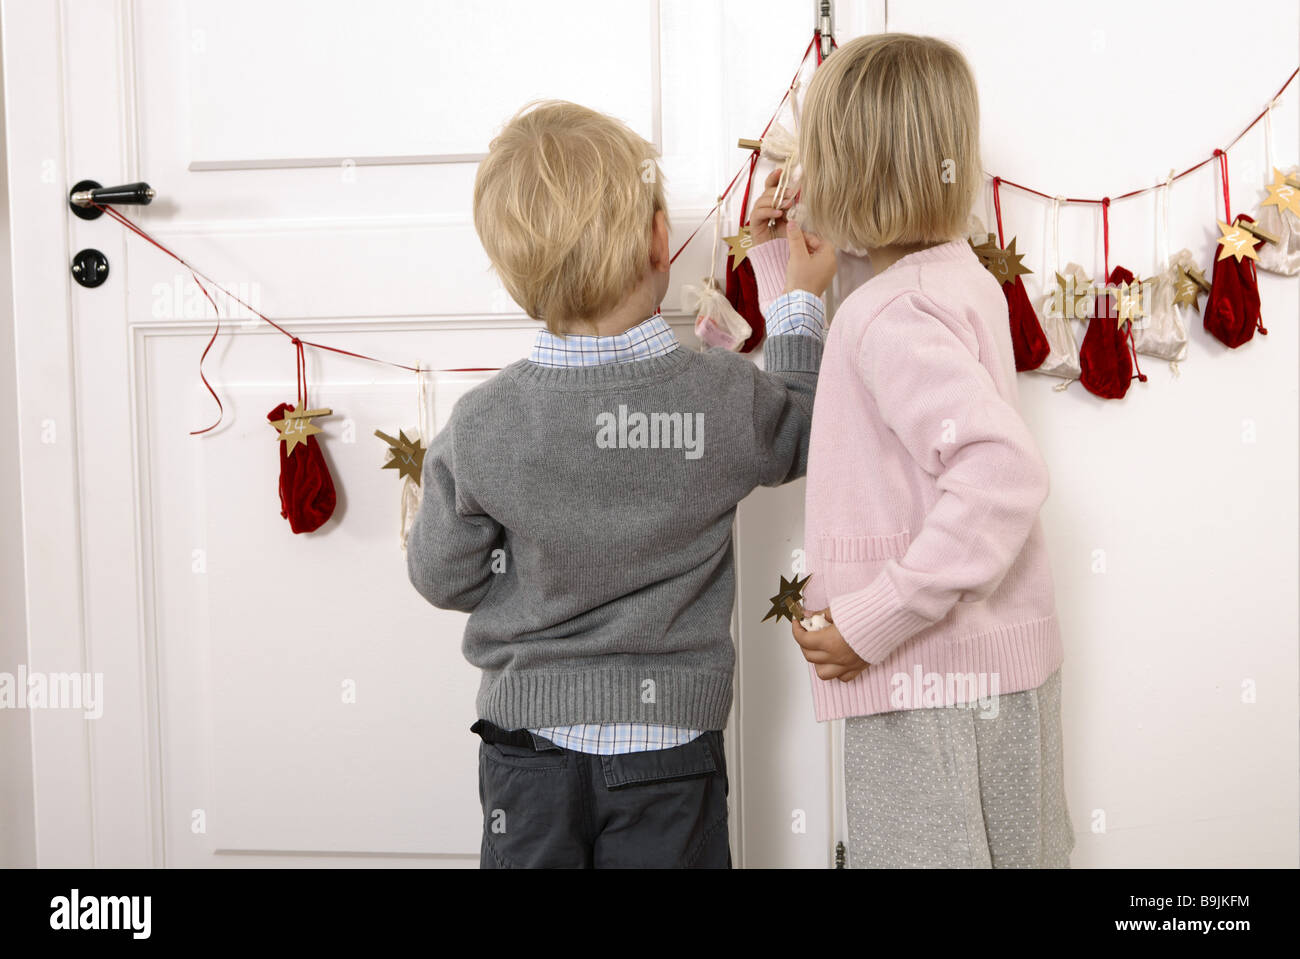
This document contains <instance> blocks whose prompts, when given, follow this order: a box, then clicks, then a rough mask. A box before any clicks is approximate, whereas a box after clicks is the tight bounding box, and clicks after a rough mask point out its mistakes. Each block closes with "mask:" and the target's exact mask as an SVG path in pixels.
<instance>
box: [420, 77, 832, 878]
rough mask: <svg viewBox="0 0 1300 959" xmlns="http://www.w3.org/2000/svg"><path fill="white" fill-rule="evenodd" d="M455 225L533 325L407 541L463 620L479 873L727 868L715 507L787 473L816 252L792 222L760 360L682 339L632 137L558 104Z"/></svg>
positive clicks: (657, 222)
mask: <svg viewBox="0 0 1300 959" xmlns="http://www.w3.org/2000/svg"><path fill="white" fill-rule="evenodd" d="M474 222H475V226H476V228H477V230H478V233H479V237H480V239H481V240H482V242H483V246H484V248H485V249H486V250H487V253H488V256H489V258H490V259H491V261H492V265H493V267H494V269H495V270H496V272H497V274H498V275H499V276H500V278H501V280H502V282H503V283H504V285H505V287H506V289H507V290H508V291H509V292H510V294H511V296H513V297H514V299H515V300H516V301H517V302H518V303H519V304H520V306H521V307H522V308H523V309H524V310H525V311H526V312H527V313H528V315H529V316H531V317H533V318H534V319H537V320H540V321H541V322H542V323H543V324H544V325H545V328H544V329H543V330H540V331H539V332H538V335H537V341H536V343H535V345H534V347H533V350H532V353H531V355H530V357H529V358H528V359H526V360H520V361H518V362H516V363H514V364H512V365H511V366H509V367H507V368H506V369H504V370H503V371H502V372H501V373H500V374H498V375H497V376H495V377H493V378H492V379H491V380H489V381H488V382H487V383H484V384H483V385H481V386H479V387H477V388H476V389H474V390H472V391H470V392H469V393H468V394H466V395H465V396H464V397H463V398H462V399H461V400H460V402H459V403H457V405H456V407H455V409H454V411H453V412H452V415H451V418H450V421H449V422H448V424H447V426H446V428H445V429H443V431H442V432H441V433H440V434H439V435H438V436H437V437H436V438H435V439H434V441H433V443H432V444H431V446H430V449H429V452H428V454H427V456H426V458H425V464H424V471H423V497H424V499H423V502H422V505H421V507H420V510H419V514H418V516H417V517H416V521H415V527H414V529H413V530H412V533H411V537H410V541H409V548H408V565H409V571H410V576H411V581H412V583H413V584H414V585H415V587H416V588H417V589H418V590H419V591H420V593H421V594H422V595H424V596H425V598H427V599H428V600H429V602H431V603H433V604H434V605H436V606H439V607H442V608H445V609H457V610H463V611H466V612H469V613H470V617H469V621H468V623H467V625H466V628H465V635H464V647H463V648H464V652H465V655H466V658H467V659H469V661H470V662H471V663H473V664H474V665H475V666H478V667H479V668H480V669H481V670H482V671H483V676H482V683H481V686H480V688H479V693H478V700H477V708H478V715H479V721H478V722H477V723H475V724H474V727H473V729H474V731H475V732H477V733H478V734H479V735H480V737H481V739H482V743H481V745H480V760H479V792H480V799H481V800H482V804H483V813H484V831H483V840H482V850H481V864H482V866H483V867H485V868H512V867H538V866H544V867H620V866H623V867H626V866H638V867H652V866H697V867H698V866H712V867H726V866H728V865H730V853H729V850H728V839H727V804H726V794H727V778H726V767H725V763H724V758H723V747H722V729H723V727H724V725H725V724H726V720H727V713H728V710H729V708H730V705H731V696H732V668H733V663H734V650H733V648H732V643H731V631H730V623H731V609H732V604H733V600H734V585H735V581H734V571H733V566H732V541H731V526H732V520H733V517H734V514H735V508H736V504H737V503H738V502H739V501H740V500H741V499H742V498H744V497H745V496H746V495H747V494H748V493H749V492H750V491H751V490H752V489H754V488H755V487H756V486H759V485H767V486H772V485H777V484H780V483H785V482H788V481H790V480H792V479H795V478H796V477H798V476H800V475H801V474H802V473H803V470H804V463H805V459H806V454H807V445H808V424H809V419H810V416H811V412H812V400H813V390H814V387H815V385H816V378H817V369H818V364H819V362H820V359H821V352H822V338H823V333H822V330H823V307H822V302H821V300H820V295H821V294H822V293H823V292H824V290H825V288H826V286H827V284H828V283H829V280H830V277H831V275H832V274H833V272H834V269H835V261H834V252H833V250H831V249H830V248H829V247H827V246H824V245H822V244H819V243H817V242H816V241H815V240H811V239H809V240H805V239H804V237H803V236H802V234H799V235H797V236H792V242H791V247H793V248H794V249H795V251H796V252H795V253H794V255H793V256H792V258H791V266H790V268H789V271H788V273H789V287H790V289H791V292H790V293H789V294H788V295H787V296H784V297H782V298H781V299H780V300H779V301H778V302H777V303H776V304H774V305H773V308H772V309H771V310H770V311H769V313H768V330H767V333H768V336H767V340H766V344H765V347H764V361H765V362H764V366H765V368H766V372H764V371H763V370H760V369H758V368H757V367H756V366H755V365H754V364H753V363H752V362H750V361H749V360H748V359H746V358H744V357H741V356H737V355H735V354H731V353H726V352H721V351H710V352H706V353H697V352H695V351H693V350H690V349H688V348H685V347H683V346H682V345H681V344H680V343H678V341H677V339H676V337H675V335H674V334H673V331H672V329H671V327H670V326H669V325H668V324H667V322H666V321H665V320H664V318H663V317H662V315H661V314H660V312H659V311H660V304H661V303H662V301H663V298H664V296H665V294H666V292H667V290H668V269H669V240H668V221H667V213H666V204H665V200H664V193H663V186H662V176H661V175H660V171H659V168H658V164H657V163H656V161H655V157H654V152H653V150H652V148H651V147H650V145H649V144H647V143H646V142H645V141H644V140H643V139H641V138H640V137H639V136H637V135H636V134H634V133H633V132H632V131H630V130H629V129H628V128H627V127H625V126H624V125H623V124H621V123H619V122H617V121H615V120H613V119H611V118H609V117H606V116H603V115H601V114H599V113H596V112H595V111H592V110H589V109H586V108H584V107H581V106H578V105H576V104H572V103H563V102H546V103H541V104H536V105H533V106H531V107H528V108H525V110H523V111H522V112H521V113H519V114H518V115H517V116H515V117H514V119H512V120H511V121H510V122H509V123H508V124H507V125H506V126H505V128H504V129H503V130H502V132H501V134H500V135H499V136H498V137H497V138H496V139H495V140H494V141H493V142H492V145H491V148H490V151H489V154H488V157H487V159H486V160H484V162H483V164H482V165H481V167H480V168H479V172H478V177H477V181H476V183H475V189H474ZM791 232H792V234H795V233H797V231H795V230H792V231H791ZM494 560H495V561H494Z"/></svg>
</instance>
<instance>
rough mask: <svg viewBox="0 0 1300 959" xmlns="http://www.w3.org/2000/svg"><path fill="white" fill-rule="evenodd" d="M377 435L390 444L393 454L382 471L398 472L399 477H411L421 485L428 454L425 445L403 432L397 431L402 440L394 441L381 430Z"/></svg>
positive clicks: (390, 450)
mask: <svg viewBox="0 0 1300 959" xmlns="http://www.w3.org/2000/svg"><path fill="white" fill-rule="evenodd" d="M375 435H376V436H378V437H379V438H380V439H381V440H383V441H384V442H385V443H387V444H388V452H389V453H391V454H392V459H390V460H389V461H388V462H387V463H385V464H384V465H383V466H382V467H380V469H386V470H397V475H398V476H407V477H410V478H411V479H413V480H415V482H416V484H417V485H419V482H420V471H421V470H422V469H423V468H424V454H425V452H426V450H425V448H424V443H423V442H422V441H421V440H419V439H415V440H412V439H411V438H410V437H408V436H407V435H406V434H405V433H403V432H402V431H401V430H398V431H397V435H398V436H399V437H401V438H400V439H393V438H392V437H391V436H389V435H388V434H387V433H381V432H380V431H379V430H375Z"/></svg>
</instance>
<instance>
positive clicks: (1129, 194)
mask: <svg viewBox="0 0 1300 959" xmlns="http://www.w3.org/2000/svg"><path fill="white" fill-rule="evenodd" d="M1297 74H1300V67H1297V68H1296V69H1295V70H1293V71H1291V75H1290V76H1289V77H1287V79H1286V82H1285V83H1283V84H1282V86H1281V87H1279V88H1278V91H1277V93H1275V94H1273V96H1272V97H1271V98H1270V101H1269V102H1270V103H1271V102H1272V101H1273V100H1276V99H1277V98H1278V97H1280V96H1281V95H1282V94H1283V93H1285V92H1286V90H1287V87H1289V86H1291V83H1292V82H1293V81H1294V80H1295V78H1296V76H1297ZM1267 114H1268V108H1267V107H1265V108H1264V109H1263V110H1262V111H1260V113H1259V115H1258V116H1257V117H1255V119H1253V120H1251V121H1250V123H1248V124H1246V128H1245V129H1244V130H1242V131H1241V132H1240V133H1238V134H1237V135H1236V136H1235V137H1233V138H1232V139H1231V140H1229V141H1228V145H1227V146H1225V147H1224V148H1223V150H1222V151H1219V150H1215V151H1214V155H1212V156H1208V157H1206V158H1205V159H1204V160H1202V161H1201V162H1200V163H1197V164H1195V165H1193V166H1190V167H1188V168H1187V169H1186V170H1184V171H1183V172H1182V173H1179V174H1177V175H1176V176H1174V177H1173V179H1174V180H1181V179H1182V178H1183V177H1185V176H1187V175H1188V174H1191V173H1195V172H1196V171H1197V170H1199V169H1200V168H1201V167H1203V166H1205V165H1206V164H1207V163H1211V162H1213V161H1214V158H1215V157H1216V156H1218V154H1219V153H1220V152H1225V153H1226V152H1227V151H1228V150H1230V149H1232V148H1233V147H1234V146H1236V145H1237V142H1238V141H1239V140H1240V139H1241V138H1242V137H1244V136H1245V135H1246V134H1247V133H1249V132H1250V131H1251V130H1252V129H1254V127H1255V124H1257V123H1259V121H1260V120H1262V119H1264V117H1265V116H1266V115H1267ZM990 175H991V174H990ZM1002 182H1003V183H1005V184H1006V185H1007V186H1011V187H1015V188H1016V189H1017V190H1023V191H1024V192H1025V193H1032V194H1033V195H1034V196H1040V197H1042V198H1043V199H1044V200H1052V199H1055V196H1054V195H1053V194H1050V193H1044V192H1043V191H1042V190H1035V189H1034V188H1033V187H1030V186H1025V185H1024V184H1023V183H1017V182H1015V181H1014V180H1008V179H1006V178H1005V177H1003V178H1002ZM1170 182H1172V180H1171V181H1170ZM1164 185H1165V182H1164V181H1163V180H1162V181H1160V182H1159V183H1156V184H1154V185H1152V186H1148V187H1142V188H1141V189H1138V190H1129V191H1128V192H1127V193H1121V194H1119V195H1118V196H1116V197H1115V199H1116V200H1127V199H1129V198H1130V197H1135V196H1141V195H1142V194H1143V193H1150V192H1151V191H1152V190H1158V189H1160V188H1161V187H1162V186H1164ZM1065 202H1066V203H1094V204H1100V203H1101V200H1094V199H1091V198H1089V197H1074V196H1071V197H1066V198H1065Z"/></svg>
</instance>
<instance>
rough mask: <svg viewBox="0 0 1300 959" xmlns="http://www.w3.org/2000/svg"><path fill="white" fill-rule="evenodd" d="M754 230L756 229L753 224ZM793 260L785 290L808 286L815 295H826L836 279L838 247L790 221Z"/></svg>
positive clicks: (803, 288) (788, 263)
mask: <svg viewBox="0 0 1300 959" xmlns="http://www.w3.org/2000/svg"><path fill="white" fill-rule="evenodd" d="M750 232H751V233H752V232H753V228H752V227H751V229H750ZM789 236H790V260H789V262H787V263H786V265H785V292H787V293H790V292H793V291H794V290H807V291H808V292H809V293H811V294H813V296H820V297H825V296H826V288H827V287H828V286H830V285H831V280H833V279H835V270H836V266H837V264H836V262H835V247H833V246H831V245H830V244H829V243H827V242H826V241H824V240H823V239H822V238H821V237H819V236H817V234H815V233H805V232H804V231H803V230H801V229H799V224H798V223H794V222H791V223H790V224H789Z"/></svg>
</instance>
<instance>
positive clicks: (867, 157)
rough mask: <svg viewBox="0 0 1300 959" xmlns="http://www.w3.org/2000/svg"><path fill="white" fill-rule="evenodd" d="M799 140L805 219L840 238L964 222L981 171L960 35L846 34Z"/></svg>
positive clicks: (887, 238)
mask: <svg viewBox="0 0 1300 959" xmlns="http://www.w3.org/2000/svg"><path fill="white" fill-rule="evenodd" d="M799 139H800V144H799V153H800V156H801V157H802V158H803V170H804V176H803V185H802V187H801V191H802V195H801V200H802V203H803V206H804V212H805V214H806V216H807V220H808V227H809V228H810V229H813V230H816V231H817V232H818V233H819V234H820V235H821V236H822V237H824V238H825V239H827V240H829V241H830V242H831V243H833V244H835V245H836V246H837V247H839V248H841V249H848V250H857V251H865V250H869V249H874V248H878V247H883V246H889V245H892V244H914V243H938V242H943V241H947V240H952V239H954V238H956V237H959V236H962V235H963V234H964V233H965V232H966V224H967V219H968V217H969V216H970V210H971V206H972V205H973V204H974V202H975V195H976V192H977V190H978V188H979V186H980V183H981V182H982V179H983V173H982V170H981V166H980V147H979V97H978V94H977V93H976V89H975V77H974V75H973V74H972V73H971V69H970V66H969V64H967V63H966V59H965V57H963V56H962V55H961V53H960V52H959V51H958V50H957V49H956V48H955V47H953V46H952V45H951V44H948V43H945V42H944V41H942V40H939V39H936V38H934V37H919V36H913V35H912V34H906V33H885V34H877V35H874V36H868V37H859V38H858V39H856V40H853V41H851V42H850V43H846V44H845V45H844V46H842V47H840V48H839V49H838V50H836V51H835V53H834V54H832V55H831V56H830V58H829V59H827V60H826V62H825V63H823V64H822V65H821V66H820V67H818V68H817V72H816V73H815V74H814V76H813V81H812V83H811V84H810V85H809V88H808V95H807V97H806V99H805V102H804V106H803V119H802V126H801V129H800V138H799Z"/></svg>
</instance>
